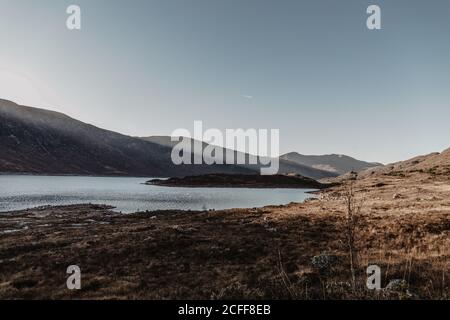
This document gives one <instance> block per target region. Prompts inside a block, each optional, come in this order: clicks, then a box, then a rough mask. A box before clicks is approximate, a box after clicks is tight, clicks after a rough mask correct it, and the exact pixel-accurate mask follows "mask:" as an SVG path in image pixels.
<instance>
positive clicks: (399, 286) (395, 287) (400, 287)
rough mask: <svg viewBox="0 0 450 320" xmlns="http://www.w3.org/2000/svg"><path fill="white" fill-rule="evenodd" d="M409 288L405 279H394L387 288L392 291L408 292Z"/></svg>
mask: <svg viewBox="0 0 450 320" xmlns="http://www.w3.org/2000/svg"><path fill="white" fill-rule="evenodd" d="M407 288H408V284H407V282H406V281H405V280H403V279H393V280H391V281H389V283H388V285H387V286H386V290H390V291H406V289H407Z"/></svg>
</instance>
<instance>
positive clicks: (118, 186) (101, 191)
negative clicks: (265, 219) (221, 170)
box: [0, 175, 313, 213]
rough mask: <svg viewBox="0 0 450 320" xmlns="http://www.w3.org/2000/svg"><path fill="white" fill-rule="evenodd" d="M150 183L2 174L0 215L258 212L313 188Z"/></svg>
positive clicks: (299, 199)
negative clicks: (76, 208) (48, 209)
mask: <svg viewBox="0 0 450 320" xmlns="http://www.w3.org/2000/svg"><path fill="white" fill-rule="evenodd" d="M149 179H151V178H108V177H106V178H105V177H54V176H14V175H0V212H5V211H12V210H21V209H26V208H33V207H38V206H44V205H67V204H81V203H95V204H108V205H111V206H114V207H116V209H115V211H121V212H124V213H131V212H136V211H144V210H169V209H183V210H202V209H231V208H253V207H261V206H265V205H280V204H287V203H290V202H302V201H304V200H305V199H306V198H308V197H311V195H310V194H307V193H306V192H308V191H312V190H313V189H244V188H168V187H159V186H148V185H144V184H143V183H144V182H146V181H148V180H149Z"/></svg>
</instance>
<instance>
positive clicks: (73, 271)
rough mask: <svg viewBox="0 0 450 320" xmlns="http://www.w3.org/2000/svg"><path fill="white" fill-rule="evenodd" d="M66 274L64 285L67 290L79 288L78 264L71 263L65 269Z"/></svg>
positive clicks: (79, 271) (79, 270)
mask: <svg viewBox="0 0 450 320" xmlns="http://www.w3.org/2000/svg"><path fill="white" fill-rule="evenodd" d="M66 273H67V274H70V276H69V277H68V278H67V281H66V285H67V289H69V290H80V289H81V269H80V267H79V266H76V265H72V266H69V267H68V268H67V270H66Z"/></svg>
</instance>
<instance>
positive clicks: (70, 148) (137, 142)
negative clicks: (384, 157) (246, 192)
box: [0, 99, 378, 179]
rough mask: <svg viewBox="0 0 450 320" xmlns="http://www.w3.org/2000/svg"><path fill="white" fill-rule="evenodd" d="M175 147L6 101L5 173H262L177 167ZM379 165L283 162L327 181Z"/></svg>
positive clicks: (0, 165) (336, 160)
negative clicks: (172, 156)
mask: <svg viewBox="0 0 450 320" xmlns="http://www.w3.org/2000/svg"><path fill="white" fill-rule="evenodd" d="M173 145H174V142H172V141H171V139H170V137H167V136H159V137H131V136H127V135H123V134H120V133H116V132H113V131H109V130H105V129H101V128H98V127H95V126H93V125H90V124H87V123H84V122H81V121H78V120H76V119H73V118H71V117H69V116H67V115H65V114H62V113H59V112H54V111H49V110H45V109H39V108H33V107H27V106H21V105H18V104H16V103H14V102H11V101H7V100H1V99H0V172H1V173H20V174H25V173H26V174H57V175H105V176H145V177H182V176H190V175H199V174H211V173H223V174H257V173H258V172H259V169H260V166H259V165H179V166H177V165H174V164H173V163H172V161H171V152H172V147H173ZM204 146H206V144H204ZM236 153H237V152H236ZM246 157H248V155H246ZM377 165H378V164H374V163H368V162H364V161H359V160H356V159H353V158H351V157H347V156H335V155H330V156H303V155H300V154H298V153H289V154H287V155H284V156H282V157H280V170H279V173H280V174H287V173H290V174H298V175H302V176H305V177H308V178H313V179H322V178H327V177H336V176H338V175H339V174H341V173H344V172H347V171H350V170H354V171H361V170H364V169H367V168H370V167H374V166H377Z"/></svg>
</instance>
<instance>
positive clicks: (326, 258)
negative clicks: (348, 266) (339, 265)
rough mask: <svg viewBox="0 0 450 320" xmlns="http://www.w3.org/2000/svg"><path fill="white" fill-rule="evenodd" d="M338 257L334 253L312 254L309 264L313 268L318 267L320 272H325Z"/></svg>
mask: <svg viewBox="0 0 450 320" xmlns="http://www.w3.org/2000/svg"><path fill="white" fill-rule="evenodd" d="M337 261H338V257H337V256H335V255H329V254H321V255H318V256H314V257H313V258H312V259H311V264H312V265H313V267H314V268H316V269H318V270H319V271H320V272H321V273H323V272H327V271H329V270H330V269H331V267H332V266H333V265H334V264H336V262H337Z"/></svg>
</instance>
